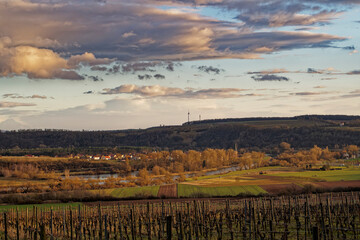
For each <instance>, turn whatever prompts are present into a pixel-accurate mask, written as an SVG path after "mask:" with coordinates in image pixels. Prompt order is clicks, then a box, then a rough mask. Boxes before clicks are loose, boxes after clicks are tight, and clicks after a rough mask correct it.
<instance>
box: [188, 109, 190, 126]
mask: <svg viewBox="0 0 360 240" xmlns="http://www.w3.org/2000/svg"><path fill="white" fill-rule="evenodd" d="M188 124H190V111H189V110H188Z"/></svg>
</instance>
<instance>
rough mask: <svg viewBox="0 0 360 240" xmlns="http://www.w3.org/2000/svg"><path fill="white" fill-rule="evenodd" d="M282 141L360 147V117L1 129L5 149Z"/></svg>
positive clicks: (262, 145)
mask: <svg viewBox="0 0 360 240" xmlns="http://www.w3.org/2000/svg"><path fill="white" fill-rule="evenodd" d="M281 142H288V143H290V144H291V146H292V147H293V148H295V149H302V148H311V147H313V146H314V145H318V146H320V147H326V146H328V147H329V148H341V147H342V146H345V145H350V144H354V145H360V116H345V115H306V116H297V117H291V118H237V119H215V120H203V121H194V122H189V123H184V124H183V125H179V126H162V127H153V128H148V129H139V130H134V129H130V130H116V131H67V130H49V129H48V130H19V131H3V132H1V133H0V148H1V149H2V153H0V154H4V150H5V149H30V148H31V149H35V148H39V149H43V150H45V149H49V148H69V147H70V148H72V149H73V148H102V147H122V146H137V147H139V146H144V147H150V148H153V149H154V148H159V149H183V150H187V149H196V150H201V149H205V148H223V149H228V148H237V149H241V148H246V149H251V150H264V151H268V152H271V151H274V150H273V149H275V150H276V148H277V147H278V146H279V144H280V143H281Z"/></svg>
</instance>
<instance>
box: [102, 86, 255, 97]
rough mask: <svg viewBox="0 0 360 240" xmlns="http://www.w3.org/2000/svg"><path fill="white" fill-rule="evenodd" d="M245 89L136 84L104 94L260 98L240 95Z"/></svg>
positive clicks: (113, 89) (104, 90)
mask: <svg viewBox="0 0 360 240" xmlns="http://www.w3.org/2000/svg"><path fill="white" fill-rule="evenodd" d="M241 91H244V89H239V88H209V89H201V90H194V89H182V88H171V87H164V86H160V85H152V86H137V85H134V84H126V85H121V86H119V87H116V88H111V89H110V88H106V89H103V92H102V94H105V95H108V94H135V95H137V96H141V97H175V98H196V99H208V98H238V97H243V96H258V95H255V94H244V95H241V94H239V93H240V92H241Z"/></svg>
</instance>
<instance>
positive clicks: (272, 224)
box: [0, 192, 360, 240]
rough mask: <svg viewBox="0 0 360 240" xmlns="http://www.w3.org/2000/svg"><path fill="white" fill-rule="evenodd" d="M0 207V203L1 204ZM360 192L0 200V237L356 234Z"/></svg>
mask: <svg viewBox="0 0 360 240" xmlns="http://www.w3.org/2000/svg"><path fill="white" fill-rule="evenodd" d="M0 210H1V208H0ZM359 212H360V194H359V192H356V193H346V194H343V193H337V194H334V193H332V194H316V195H315V194H312V195H298V196H283V197H266V198H249V199H211V200H194V201H189V200H177V201H174V200H172V201H171V200H170V201H161V202H160V201H151V202H144V201H143V202H139V203H136V204H135V203H131V204H129V203H128V202H118V203H104V204H98V205H87V204H82V205H69V206H61V205H54V206H50V207H49V205H47V206H45V207H41V206H33V207H28V208H24V207H23V208H4V209H3V210H2V216H1V220H0V237H1V239H34V240H35V239H79V240H80V239H129V240H130V239H249V240H250V239H271V240H272V239H329V240H332V239H358V238H359V237H360V216H359Z"/></svg>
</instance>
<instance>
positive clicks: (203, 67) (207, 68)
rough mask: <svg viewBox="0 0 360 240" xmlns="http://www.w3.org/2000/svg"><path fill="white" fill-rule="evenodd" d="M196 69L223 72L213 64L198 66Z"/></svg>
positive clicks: (215, 72) (216, 72) (207, 71)
mask: <svg viewBox="0 0 360 240" xmlns="http://www.w3.org/2000/svg"><path fill="white" fill-rule="evenodd" d="M198 69H199V70H200V71H203V72H206V73H214V74H219V73H220V72H224V71H225V70H224V69H220V68H216V67H213V66H199V67H198Z"/></svg>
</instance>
